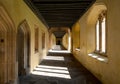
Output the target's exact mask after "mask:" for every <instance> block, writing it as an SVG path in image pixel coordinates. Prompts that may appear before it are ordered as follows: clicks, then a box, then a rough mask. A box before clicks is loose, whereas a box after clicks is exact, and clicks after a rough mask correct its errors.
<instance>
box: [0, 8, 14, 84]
mask: <svg viewBox="0 0 120 84" xmlns="http://www.w3.org/2000/svg"><path fill="white" fill-rule="evenodd" d="M15 37H16V32H15V27H14V24H13V22H12V20H11V19H10V17H9V16H8V14H7V13H6V11H5V9H4V8H3V6H0V84H6V83H10V82H12V83H13V82H14V81H15V63H16V60H15V57H16V42H15V41H16V38H15Z"/></svg>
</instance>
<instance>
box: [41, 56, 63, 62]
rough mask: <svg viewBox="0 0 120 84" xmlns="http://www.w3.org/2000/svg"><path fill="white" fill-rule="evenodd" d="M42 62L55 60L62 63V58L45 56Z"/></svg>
mask: <svg viewBox="0 0 120 84" xmlns="http://www.w3.org/2000/svg"><path fill="white" fill-rule="evenodd" d="M43 59H44V60H57V61H64V57H63V56H46V57H45V58H43Z"/></svg>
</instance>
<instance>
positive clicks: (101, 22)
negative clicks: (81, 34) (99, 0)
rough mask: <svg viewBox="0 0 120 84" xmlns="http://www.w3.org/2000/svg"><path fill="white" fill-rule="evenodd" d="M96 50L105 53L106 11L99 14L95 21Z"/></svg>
mask: <svg viewBox="0 0 120 84" xmlns="http://www.w3.org/2000/svg"><path fill="white" fill-rule="evenodd" d="M96 52H98V53H102V54H105V53H106V11H102V12H101V13H100V14H99V17H98V20H97V22H96Z"/></svg>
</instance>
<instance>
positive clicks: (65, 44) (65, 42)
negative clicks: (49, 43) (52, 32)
mask: <svg viewBox="0 0 120 84" xmlns="http://www.w3.org/2000/svg"><path fill="white" fill-rule="evenodd" d="M68 37H69V36H68V33H66V34H65V35H64V36H63V38H62V45H63V46H64V47H65V48H66V49H68Z"/></svg>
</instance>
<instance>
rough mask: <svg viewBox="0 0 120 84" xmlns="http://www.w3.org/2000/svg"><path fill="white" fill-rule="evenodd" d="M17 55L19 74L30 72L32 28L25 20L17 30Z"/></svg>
mask: <svg viewBox="0 0 120 84" xmlns="http://www.w3.org/2000/svg"><path fill="white" fill-rule="evenodd" d="M17 56H18V75H19V76H21V75H26V74H27V72H29V66H30V65H29V60H30V29H29V26H28V24H27V22H26V20H24V21H23V22H22V23H21V24H20V26H19V28H18V32H17Z"/></svg>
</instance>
